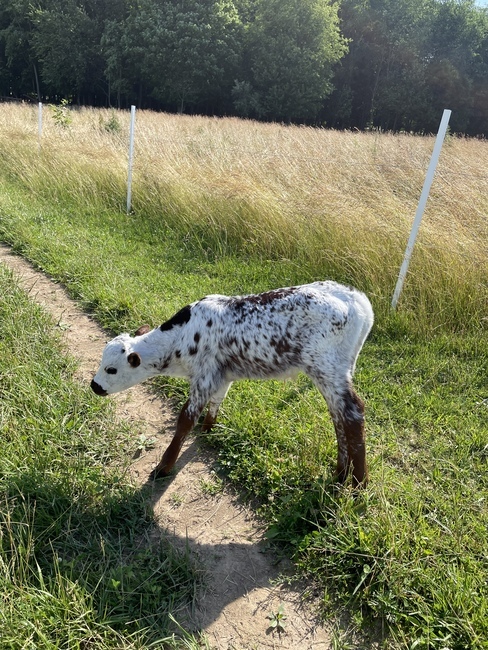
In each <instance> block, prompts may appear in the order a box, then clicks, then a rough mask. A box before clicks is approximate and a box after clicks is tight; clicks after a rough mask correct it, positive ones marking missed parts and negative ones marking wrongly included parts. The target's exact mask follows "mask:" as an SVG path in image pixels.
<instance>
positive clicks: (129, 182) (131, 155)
mask: <svg viewBox="0 0 488 650" xmlns="http://www.w3.org/2000/svg"><path fill="white" fill-rule="evenodd" d="M135 123H136V107H135V106H131V107H130V137H129V172H128V177H127V214H129V212H130V205H131V200H132V161H133V158H134V127H135Z"/></svg>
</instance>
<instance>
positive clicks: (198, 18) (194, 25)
mask: <svg viewBox="0 0 488 650" xmlns="http://www.w3.org/2000/svg"><path fill="white" fill-rule="evenodd" d="M112 29H113V27H112ZM239 37H240V20H239V16H238V14H237V11H236V9H235V7H234V5H233V3H232V1H231V0H173V1H166V2H154V0H140V2H139V3H138V5H137V7H134V8H133V10H132V11H131V12H130V14H129V16H128V18H127V20H126V23H125V27H124V35H123V36H122V38H121V40H120V44H121V45H122V47H121V48H119V53H120V57H122V59H123V58H125V59H126V60H127V59H132V60H137V61H138V64H139V73H140V78H141V80H142V82H143V83H144V85H145V86H146V87H147V89H148V92H149V94H150V96H151V97H153V98H154V99H156V100H158V102H159V103H160V104H162V105H163V106H167V107H170V108H171V109H173V110H174V109H176V110H179V111H184V110H185V109H186V108H190V109H192V110H198V109H199V108H203V109H204V110H207V111H208V110H209V109H210V110H211V109H213V110H214V111H215V112H219V111H221V110H222V106H223V105H224V104H225V99H226V97H230V90H231V86H232V81H233V78H234V76H235V70H236V68H237V65H238V62H239V48H240V38H239ZM122 50H124V51H122ZM120 57H119V60H120ZM113 67H114V66H112V68H113Z"/></svg>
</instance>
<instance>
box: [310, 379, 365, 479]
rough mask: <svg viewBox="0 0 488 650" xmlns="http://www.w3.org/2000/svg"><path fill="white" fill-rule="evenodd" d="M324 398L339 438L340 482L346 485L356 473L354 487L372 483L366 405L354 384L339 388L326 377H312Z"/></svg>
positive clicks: (338, 461) (338, 465) (338, 468)
mask: <svg viewBox="0 0 488 650" xmlns="http://www.w3.org/2000/svg"><path fill="white" fill-rule="evenodd" d="M312 379H313V380H314V382H315V385H316V386H317V388H318V389H319V391H320V392H321V394H322V395H323V397H324V399H325V401H326V402H327V406H328V408H329V412H330V415H331V418H332V421H333V423H334V429H335V433H336V437H337V480H338V481H340V482H341V483H343V482H344V481H345V480H346V478H347V476H348V474H349V472H350V471H351V469H352V483H353V486H354V487H359V486H361V487H365V486H366V485H367V483H368V468H367V464H366V437H365V431H364V403H363V401H362V400H361V398H360V397H359V396H358V395H357V393H356V392H355V390H354V389H353V387H352V385H351V382H350V380H346V381H345V383H344V384H343V385H342V386H341V387H340V388H338V387H337V386H334V385H333V384H332V382H331V381H330V380H329V381H327V380H326V379H325V378H324V377H317V376H315V377H312Z"/></svg>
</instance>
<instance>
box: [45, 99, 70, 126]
mask: <svg viewBox="0 0 488 650" xmlns="http://www.w3.org/2000/svg"><path fill="white" fill-rule="evenodd" d="M49 108H50V109H51V113H52V116H53V120H54V123H55V124H56V125H57V126H59V127H60V128H62V129H67V128H68V127H69V126H70V125H71V123H72V122H73V118H72V115H71V112H70V108H69V101H68V100H67V99H62V100H61V103H60V104H50V105H49Z"/></svg>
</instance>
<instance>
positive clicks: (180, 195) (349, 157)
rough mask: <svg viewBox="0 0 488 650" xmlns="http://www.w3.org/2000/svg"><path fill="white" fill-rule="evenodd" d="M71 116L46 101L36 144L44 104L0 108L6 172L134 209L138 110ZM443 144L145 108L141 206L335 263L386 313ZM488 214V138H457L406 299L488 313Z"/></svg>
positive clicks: (223, 239) (317, 268)
mask: <svg viewBox="0 0 488 650" xmlns="http://www.w3.org/2000/svg"><path fill="white" fill-rule="evenodd" d="M70 117H71V123H70V124H68V125H67V126H65V127H64V128H63V127H62V126H61V125H60V123H59V119H55V115H54V113H53V112H52V110H50V109H49V108H48V107H45V108H44V119H43V135H42V145H41V153H39V147H38V140H37V107H31V106H17V105H10V104H8V105H0V148H1V149H0V151H1V153H2V157H3V158H4V160H8V163H7V164H8V170H9V173H11V174H13V175H15V177H16V178H17V179H20V180H21V181H22V182H23V183H24V184H25V186H26V187H29V188H31V189H32V191H34V192H37V191H42V193H43V194H44V195H47V196H51V197H52V198H53V199H57V200H59V199H60V197H63V196H66V195H65V191H66V188H69V193H70V194H71V195H72V196H73V197H77V198H78V199H79V200H81V201H84V202H95V203H96V202H99V201H101V202H102V203H103V204H104V205H107V204H108V205H109V206H113V207H118V208H120V209H124V207H125V192H126V189H125V187H126V186H125V184H126V178H127V152H128V137H129V113H128V112H127V111H126V112H121V111H118V112H114V111H108V110H98V109H97V110H95V109H81V110H73V111H71V112H70ZM110 120H112V123H111V127H110ZM114 124H115V126H114ZM433 142H434V140H433V137H432V138H430V137H420V136H414V135H408V134H398V135H393V134H388V133H359V132H339V131H331V130H322V129H313V128H308V127H296V126H283V125H279V124H261V123H257V122H252V121H244V120H238V119H235V118H228V119H218V118H213V119H212V118H206V117H198V116H184V115H167V114H160V113H159V114H158V113H153V112H149V111H138V112H137V116H136V140H135V160H134V176H133V190H132V192H133V194H132V196H133V204H132V205H133V209H134V211H135V212H136V213H137V214H140V215H145V216H147V217H148V218H151V219H161V220H164V222H165V223H166V224H168V223H169V224H171V225H172V226H174V227H178V228H183V229H186V230H187V231H191V229H192V228H194V227H196V226H198V228H200V229H207V230H208V231H209V233H213V237H214V238H213V241H214V242H217V243H216V244H215V245H222V246H224V247H225V246H233V247H237V248H238V249H240V250H242V251H245V252H246V253H253V254H257V255H261V256H263V257H264V258H270V257H271V258H273V259H280V258H287V259H292V260H296V263H297V265H300V267H303V265H305V266H306V268H307V269H309V272H310V275H311V276H314V275H315V276H320V275H321V274H322V273H323V272H324V271H327V270H328V271H332V272H335V274H338V275H341V276H342V277H341V279H349V280H350V281H351V282H354V283H355V284H357V285H359V286H361V287H363V288H364V289H366V290H368V291H370V292H373V293H375V294H376V295H378V296H380V297H382V298H383V302H384V303H385V308H386V302H387V297H388V296H391V293H392V290H393V288H394V285H395V282H396V277H397V274H398V269H399V265H400V263H401V260H402V256H403V251H404V248H405V245H406V242H407V239H408V234H409V230H410V227H411V223H412V221H413V217H414V214H415V210H416V207H417V202H418V199H419V196H420V192H421V189H422V185H423V182H424V178H425V173H426V170H427V166H428V163H429V160H430V155H431V152H432V148H433ZM487 214H488V143H487V142H485V141H479V140H467V139H459V138H452V137H448V138H447V140H446V142H445V143H444V147H443V150H442V153H441V158H440V162H439V166H438V170H437V174H436V177H435V179H434V184H433V187H432V191H431V196H430V198H429V201H428V205H427V210H426V213H425V215H424V219H423V223H422V226H421V229H420V234H419V241H418V245H417V247H416V249H415V251H414V255H413V258H412V264H411V270H410V273H409V277H408V280H407V283H406V285H405V291H404V295H403V296H402V302H403V306H404V307H406V306H408V305H411V306H412V308H414V309H416V310H418V309H423V310H425V311H432V310H438V311H439V312H442V310H443V309H444V307H445V303H446V300H448V299H449V297H450V296H453V301H454V302H456V301H457V302H458V303H459V304H458V306H456V308H455V314H456V317H458V318H459V319H461V320H462V318H463V316H462V312H463V310H466V309H467V304H468V303H469V301H470V300H471V301H472V302H473V309H476V310H478V312H477V313H478V316H479V319H480V322H481V320H482V319H483V318H485V317H486V313H484V307H483V301H485V304H486V298H487V296H488V288H487V278H488V262H487V260H488V219H487V218H486V217H487ZM219 242H220V243H219ZM341 270H342V272H341ZM477 302H479V303H480V304H479V305H478V306H477V305H476V303H477ZM459 326H460V327H462V323H459Z"/></svg>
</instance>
